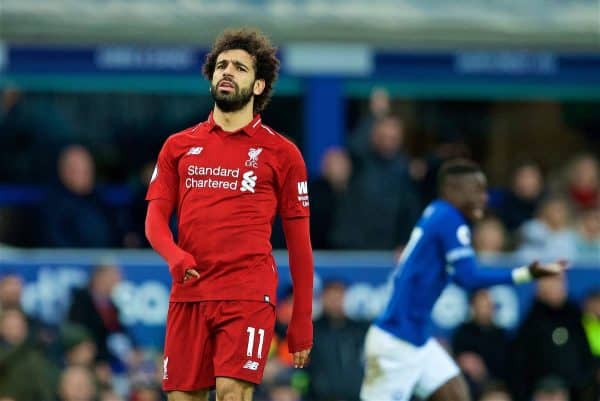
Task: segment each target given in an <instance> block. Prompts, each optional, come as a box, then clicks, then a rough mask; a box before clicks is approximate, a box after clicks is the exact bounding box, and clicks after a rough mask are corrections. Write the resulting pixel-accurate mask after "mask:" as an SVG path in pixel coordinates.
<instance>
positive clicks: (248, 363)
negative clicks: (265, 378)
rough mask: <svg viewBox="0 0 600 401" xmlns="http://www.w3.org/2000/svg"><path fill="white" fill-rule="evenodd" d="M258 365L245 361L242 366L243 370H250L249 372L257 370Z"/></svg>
mask: <svg viewBox="0 0 600 401" xmlns="http://www.w3.org/2000/svg"><path fill="white" fill-rule="evenodd" d="M259 365H260V363H258V362H254V361H247V362H246V363H245V364H244V369H250V370H258V366H259Z"/></svg>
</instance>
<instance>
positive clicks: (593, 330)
mask: <svg viewBox="0 0 600 401" xmlns="http://www.w3.org/2000/svg"><path fill="white" fill-rule="evenodd" d="M583 328H584V330H585V334H586V336H587V340H588V343H589V345H590V349H591V351H592V355H593V356H594V365H595V367H594V371H595V372H596V373H595V378H596V392H597V393H598V395H599V396H600V289H597V290H593V291H591V292H590V293H589V294H588V295H587V296H586V298H585V301H584V304H583Z"/></svg>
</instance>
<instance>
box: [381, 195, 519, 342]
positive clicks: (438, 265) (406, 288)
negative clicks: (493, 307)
mask: <svg viewBox="0 0 600 401" xmlns="http://www.w3.org/2000/svg"><path fill="white" fill-rule="evenodd" d="M451 280H454V281H456V282H457V283H458V284H459V285H461V286H463V287H466V288H468V289H474V288H479V287H484V286H490V285H495V284H504V283H512V274H511V271H510V270H508V269H479V268H478V267H477V262H476V259H475V252H474V250H473V247H472V246H471V230H470V228H469V226H468V224H467V221H466V220H465V218H464V217H463V215H462V214H461V213H460V212H459V210H458V209H456V208H455V207H454V206H453V205H451V204H450V203H448V202H446V201H444V200H436V201H434V202H432V203H431V204H430V205H429V206H428V207H427V208H426V209H425V211H424V212H423V215H422V216H421V218H420V219H419V221H418V222H417V224H416V226H415V227H414V229H413V231H412V234H411V236H410V239H409V241H408V243H407V244H406V247H405V249H404V252H403V253H402V257H401V259H400V262H399V264H398V267H397V269H396V270H395V271H394V273H393V285H394V288H393V292H392V296H391V298H390V300H389V301H388V304H387V306H386V308H385V310H384V311H383V313H382V314H381V316H379V318H378V319H376V321H375V324H376V325H377V326H379V327H380V328H382V329H383V330H386V331H388V332H389V333H391V334H393V335H395V336H396V337H399V338H401V339H403V340H405V341H408V342H410V343H412V344H414V345H419V346H420V345H423V344H424V343H425V342H426V341H427V339H428V338H429V336H430V335H429V332H428V327H429V323H430V318H431V317H430V315H431V310H432V309H433V305H434V304H435V302H436V301H437V299H438V298H439V296H440V294H441V293H442V291H443V290H444V288H445V287H446V285H447V284H448V283H449V281H451Z"/></svg>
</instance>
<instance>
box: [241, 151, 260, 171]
mask: <svg viewBox="0 0 600 401" xmlns="http://www.w3.org/2000/svg"><path fill="white" fill-rule="evenodd" d="M260 152H262V148H250V150H248V160H246V163H245V164H246V167H254V168H256V167H258V155H260Z"/></svg>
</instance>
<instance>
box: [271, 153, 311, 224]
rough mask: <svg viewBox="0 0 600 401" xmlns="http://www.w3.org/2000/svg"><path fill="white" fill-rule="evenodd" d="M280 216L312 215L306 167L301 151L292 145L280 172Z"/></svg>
mask: <svg viewBox="0 0 600 401" xmlns="http://www.w3.org/2000/svg"><path fill="white" fill-rule="evenodd" d="M279 176H280V177H281V182H280V184H279V193H278V196H277V197H278V199H279V214H280V215H281V217H282V218H293V217H306V216H309V215H310V209H309V199H308V179H307V174H306V165H305V164H304V159H303V158H302V155H301V154H300V151H299V150H298V148H296V146H294V145H291V146H290V148H289V150H288V151H287V157H286V158H285V160H284V162H283V163H282V164H281V171H280V172H279Z"/></svg>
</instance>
